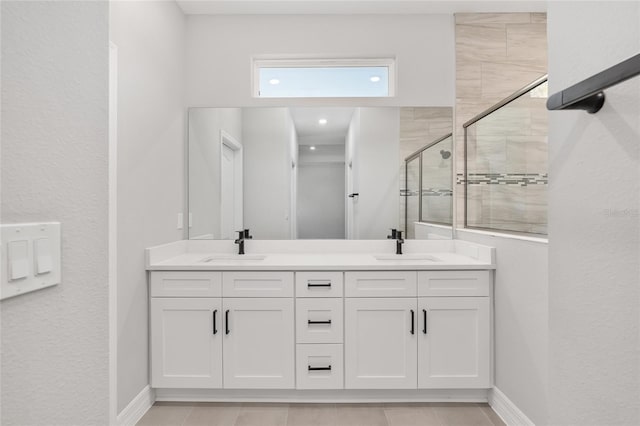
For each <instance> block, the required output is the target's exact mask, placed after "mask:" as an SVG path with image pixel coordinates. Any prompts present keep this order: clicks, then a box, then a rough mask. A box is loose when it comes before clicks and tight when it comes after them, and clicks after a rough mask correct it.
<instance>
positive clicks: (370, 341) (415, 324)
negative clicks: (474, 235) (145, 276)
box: [146, 240, 495, 401]
mask: <svg viewBox="0 0 640 426" xmlns="http://www.w3.org/2000/svg"><path fill="white" fill-rule="evenodd" d="M235 250H236V247H235V246H234V244H233V242H232V241H229V240H226V241H225V240H183V241H177V242H175V243H171V244H167V245H163V246H158V247H153V248H149V249H147V251H146V256H147V259H146V260H147V269H148V271H149V286H150V287H149V295H150V324H151V327H150V357H151V387H152V388H155V389H156V394H157V399H158V400H194V401H197V400H234V399H244V400H246V399H247V398H250V399H254V400H255V399H260V400H265V401H267V400H271V401H275V400H284V401H338V400H342V401H344V400H345V398H347V399H349V400H351V401H368V400H372V399H375V400H378V401H394V400H411V401H413V400H415V401H426V400H458V401H469V400H475V401H486V392H487V389H490V388H491V387H492V346H493V344H492V292H493V291H492V285H493V269H495V253H494V249H493V248H490V247H485V246H479V245H475V244H471V243H467V242H463V241H459V240H411V241H407V242H406V243H405V247H404V251H405V253H404V254H402V255H396V254H394V253H395V242H394V241H386V240H367V241H364V240H306V241H302V240H271V241H261V240H251V241H247V242H246V254H243V255H238V254H236V253H235V252H234V251H235Z"/></svg>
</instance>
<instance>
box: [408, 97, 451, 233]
mask: <svg viewBox="0 0 640 426" xmlns="http://www.w3.org/2000/svg"><path fill="white" fill-rule="evenodd" d="M452 125H453V109H452V108H451V107H403V108H400V166H399V167H400V192H399V194H403V193H404V192H403V190H404V189H406V188H405V167H404V165H405V163H404V160H405V158H407V157H408V156H409V155H411V154H413V153H414V152H416V151H417V150H419V149H420V148H422V147H424V146H425V145H427V144H429V143H431V142H433V141H435V140H437V139H440V138H441V137H443V136H445V135H446V134H449V133H451V131H452ZM415 185H416V186H417V183H416V184H415ZM399 200H400V228H399V229H400V230H403V231H404V229H405V197H404V196H400V197H399ZM413 216H416V217H417V215H413ZM413 216H412V217H413ZM410 222H411V221H410ZM409 231H410V230H409ZM412 235H413V234H412V232H408V233H407V237H408V238H413V237H412Z"/></svg>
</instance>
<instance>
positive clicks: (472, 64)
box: [455, 13, 547, 225]
mask: <svg viewBox="0 0 640 426" xmlns="http://www.w3.org/2000/svg"><path fill="white" fill-rule="evenodd" d="M546 22H547V19H546V14H544V13H499V14H492V13H480V14H457V15H456V106H455V108H456V123H455V126H456V154H457V156H456V158H457V163H456V166H457V172H458V173H462V172H463V171H464V129H463V127H462V124H463V123H465V122H466V121H468V120H470V119H471V118H473V117H474V116H476V115H478V114H479V113H481V112H482V111H484V110H486V109H487V108H489V107H491V106H492V105H494V104H496V103H497V102H499V101H500V100H502V99H504V98H506V97H508V96H509V95H511V94H512V93H514V92H515V91H517V90H518V89H520V88H522V87H524V86H526V85H527V84H529V83H531V82H532V81H534V80H535V79H537V78H539V77H540V76H542V75H543V74H546V72H547V37H546V34H547V24H546ZM544 125H545V126H546V117H545V123H544ZM509 148H510V147H509V146H507V149H509ZM485 149H487V148H486V147H485ZM488 149H490V148H488ZM476 154H477V155H480V153H474V155H476ZM486 154H487V155H489V156H490V155H492V153H490V152H489V153H486ZM529 154H530V153H529V152H527V153H526V155H527V156H529ZM539 154H540V155H539V157H540V158H541V159H544V160H546V147H545V150H544V152H541V153H539ZM501 155H505V153H504V152H503V153H502V154H501ZM507 157H509V155H508V153H507ZM512 157H513V155H512ZM531 164H534V162H533V161H532V162H531ZM505 167H506V165H505ZM511 168H513V165H510V166H509V170H507V169H505V170H501V172H503V173H504V172H509V173H511V172H515V171H511ZM479 171H485V172H489V171H491V170H479ZM520 172H521V173H524V172H527V173H531V172H534V173H546V168H545V169H544V170H542V169H541V170H535V171H529V170H526V171H520ZM456 192H457V196H456V202H457V207H458V209H457V212H458V213H457V216H458V224H459V225H462V224H463V222H464V187H463V186H462V185H460V184H459V185H457V191H456ZM533 192H535V193H536V194H538V195H536V194H533ZM533 192H532V193H531V194H528V196H527V202H529V201H530V202H531V203H530V204H531V205H533V206H546V201H545V200H544V199H543V198H544V197H545V193H544V192H543V191H540V190H535V191H533ZM536 197H537V198H536ZM494 198H495V197H494ZM529 199H531V200H529ZM470 201H471V202H470V203H469V212H470V214H478V215H482V214H483V213H482V212H483V210H486V209H487V206H483V205H482V204H481V203H480V202H478V203H476V204H477V205H475V204H474V203H473V200H470ZM494 213H495V212H494ZM485 214H486V212H485ZM527 214H531V215H532V216H535V217H536V218H538V217H541V216H542V213H541V212H538V211H537V210H535V209H534V212H530V213H527ZM494 216H495V215H494ZM544 216H545V220H546V215H544Z"/></svg>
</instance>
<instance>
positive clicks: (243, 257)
mask: <svg viewBox="0 0 640 426" xmlns="http://www.w3.org/2000/svg"><path fill="white" fill-rule="evenodd" d="M265 257H266V256H265V255H263V254H216V255H212V256H207V257H205V258H203V259H200V260H199V261H198V262H199V263H216V262H220V263H225V262H246V261H252V262H256V261H259V260H264V258H265Z"/></svg>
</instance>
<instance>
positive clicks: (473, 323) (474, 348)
mask: <svg viewBox="0 0 640 426" xmlns="http://www.w3.org/2000/svg"><path fill="white" fill-rule="evenodd" d="M418 311H419V338H418V388H432V389H434V388H435V389H444V388H456V389H463V388H465V389H472V388H489V387H491V379H490V376H489V373H490V353H491V352H490V341H491V333H490V317H489V315H490V310H489V298H488V297H421V298H419V299H418Z"/></svg>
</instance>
